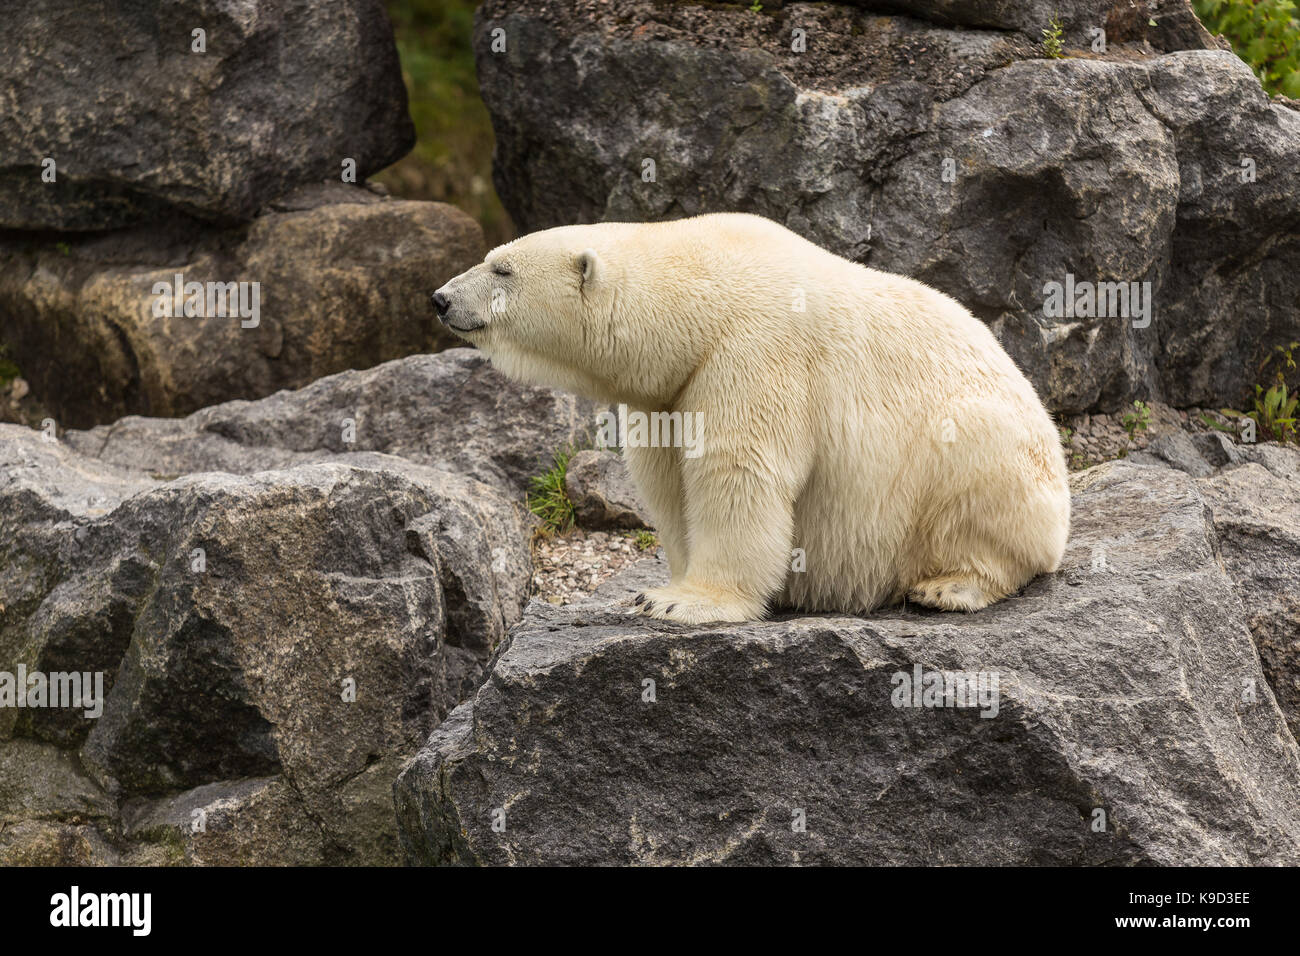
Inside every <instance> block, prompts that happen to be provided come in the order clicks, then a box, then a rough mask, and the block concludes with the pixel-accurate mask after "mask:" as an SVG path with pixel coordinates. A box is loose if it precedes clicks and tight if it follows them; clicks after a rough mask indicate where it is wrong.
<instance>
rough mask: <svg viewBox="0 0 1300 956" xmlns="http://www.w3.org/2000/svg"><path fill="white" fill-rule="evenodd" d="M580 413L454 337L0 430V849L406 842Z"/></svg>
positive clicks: (313, 852)
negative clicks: (73, 428)
mask: <svg viewBox="0 0 1300 956" xmlns="http://www.w3.org/2000/svg"><path fill="white" fill-rule="evenodd" d="M530 415H535V416H537V417H536V418H533V419H531V420H530V418H529V416H530ZM497 418H499V419H500V420H501V423H502V429H501V431H500V432H497V431H495V430H494V423H495V419H497ZM593 422H594V415H593V414H591V413H590V412H589V411H585V410H580V405H579V403H577V402H575V400H573V399H571V398H567V397H564V396H558V395H555V394H554V393H550V392H547V391H545V390H542V389H530V388H525V387H521V386H516V385H513V384H511V383H509V382H506V381H505V380H504V379H502V378H501V377H500V376H497V375H496V374H495V373H493V372H492V371H491V370H490V368H489V367H488V366H487V364H486V361H485V360H484V359H483V358H482V356H480V355H478V354H477V353H474V352H472V351H469V350H464V349H462V350H455V351H452V352H447V353H443V354H440V355H436V356H417V357H413V358H409V359H405V360H400V361H396V362H391V363H388V364H386V365H383V366H380V367H378V368H376V369H372V370H370V371H367V372H348V373H343V374H340V375H336V376H332V377H330V378H327V379H323V380H321V381H319V382H317V383H315V384H313V385H312V386H311V387H310V388H309V389H305V390H303V391H300V392H297V393H290V392H284V393H279V394H277V395H275V396H272V397H270V398H267V399H264V400H262V401H260V402H239V403H232V404H230V405H227V406H220V407H217V408H213V409H207V410H204V411H203V412H200V413H198V414H197V415H195V416H191V417H190V418H187V419H181V420H155V419H139V418H136V419H125V420H123V422H121V423H120V424H119V425H118V426H114V427H111V428H103V429H96V430H94V431H91V432H69V433H67V434H65V435H64V436H63V438H62V440H57V439H55V438H54V435H53V433H52V432H40V431H36V430H32V429H26V428H20V427H17V426H13V425H0V572H2V573H0V702H4V706H0V862H3V863H43V864H51V863H71V862H77V863H143V864H158V863H191V864H249V863H254V864H271V863H274V864H288V863H294V864H321V863H326V864H341V863H348V864H351V863H362V864H391V863H394V862H397V861H398V859H399V854H398V848H397V836H396V823H395V820H394V815H393V808H392V797H391V788H392V781H393V779H394V777H395V776H396V774H397V772H398V771H399V769H400V768H401V766H402V765H403V764H404V763H405V762H406V761H407V760H409V758H410V757H411V756H412V755H413V754H414V753H415V751H416V749H417V748H418V747H419V745H420V744H421V743H423V742H424V740H426V739H427V737H428V735H429V733H430V732H431V731H432V730H433V728H434V727H436V726H437V724H438V722H439V721H440V720H441V719H442V718H443V717H444V716H445V714H446V713H447V712H448V711H449V710H450V709H451V708H452V707H453V706H455V705H456V704H457V703H458V702H459V701H461V700H463V699H465V698H466V697H467V696H468V695H469V694H470V693H472V692H473V690H474V689H475V688H476V687H477V686H478V684H479V683H480V682H481V680H482V677H483V675H484V674H485V669H486V666H487V664H488V662H489V660H490V659H491V657H492V655H493V653H494V651H495V650H496V649H497V647H498V645H499V644H500V642H501V641H502V639H503V638H504V636H505V634H506V631H507V628H508V627H509V626H510V625H512V624H513V623H515V622H517V621H518V620H519V617H520V613H521V611H522V608H523V606H524V603H525V601H526V600H527V595H528V589H529V586H530V585H529V582H530V579H531V575H532V562H531V556H530V553H529V540H530V537H531V533H532V529H533V524H534V521H533V519H532V517H531V516H530V515H529V514H528V513H527V510H526V508H525V507H524V502H523V494H522V488H521V485H522V483H523V482H524V481H525V478H526V469H528V468H531V467H539V468H540V467H544V465H543V463H544V462H547V461H549V458H550V456H551V455H552V454H553V452H554V450H555V448H556V447H560V446H563V445H567V444H569V443H572V442H576V441H581V440H584V439H585V438H586V435H587V430H589V429H590V428H591V425H592V423H593ZM345 432H347V434H348V438H344V437H343V436H344V433H345ZM163 469H166V471H165V472H164V470H163ZM20 673H22V674H26V675H28V678H27V679H28V680H36V678H34V677H33V675H38V674H39V675H44V679H45V680H47V681H49V682H50V686H53V685H54V682H55V681H56V680H62V678H59V677H57V676H56V675H63V674H72V673H77V674H86V675H91V678H92V679H91V686H92V687H93V684H94V675H100V677H99V678H98V679H99V680H101V681H102V694H100V695H98V696H94V695H92V699H90V700H86V699H84V698H83V699H82V705H81V706H76V707H71V706H43V707H37V706H31V707H17V706H14V702H15V701H5V700H4V695H5V693H6V686H7V687H8V692H9V694H10V695H11V696H12V695H13V694H14V690H15V687H14V684H15V683H17V682H18V681H19V680H20V679H21V678H20V677H19V675H20ZM6 680H8V682H9V683H8V685H6ZM38 683H39V681H38ZM21 686H22V690H23V692H24V693H26V692H27V690H28V687H29V686H36V685H35V684H28V683H23V684H22V685H21ZM33 700H36V699H33ZM46 703H50V704H53V703H54V702H53V701H46ZM65 703H66V702H65Z"/></svg>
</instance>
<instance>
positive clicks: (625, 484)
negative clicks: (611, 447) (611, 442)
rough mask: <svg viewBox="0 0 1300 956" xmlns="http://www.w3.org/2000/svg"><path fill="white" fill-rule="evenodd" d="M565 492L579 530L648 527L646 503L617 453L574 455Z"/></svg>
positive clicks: (583, 453)
mask: <svg viewBox="0 0 1300 956" xmlns="http://www.w3.org/2000/svg"><path fill="white" fill-rule="evenodd" d="M564 490H565V492H566V493H567V494H568V496H569V500H570V501H571V502H573V511H574V516H575V518H576V519H577V523H578V526H579V527H581V528H586V529H588V530H604V529H617V528H648V527H650V518H649V514H648V512H647V511H646V507H645V503H644V502H643V501H642V500H641V495H640V493H639V492H638V491H637V488H636V484H635V483H634V482H633V481H632V476H631V475H629V474H628V471H627V464H626V463H625V462H624V461H623V457H622V456H621V455H619V454H618V452H614V451H580V452H576V453H575V454H574V455H573V457H572V458H570V459H569V467H568V471H567V472H566V474H565V479H564Z"/></svg>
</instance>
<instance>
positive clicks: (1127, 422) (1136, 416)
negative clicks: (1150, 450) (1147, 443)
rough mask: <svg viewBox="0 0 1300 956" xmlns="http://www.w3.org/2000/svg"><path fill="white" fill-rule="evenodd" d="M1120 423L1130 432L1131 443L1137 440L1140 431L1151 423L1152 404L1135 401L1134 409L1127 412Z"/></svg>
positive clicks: (1144, 429)
mask: <svg viewBox="0 0 1300 956" xmlns="http://www.w3.org/2000/svg"><path fill="white" fill-rule="evenodd" d="M1119 423H1120V424H1121V425H1123V426H1124V431H1126V432H1128V440H1129V443H1130V444H1132V443H1134V442H1136V441H1137V434H1138V432H1144V431H1146V430H1147V426H1148V425H1150V424H1151V408H1150V406H1148V405H1147V404H1146V403H1145V402H1134V403H1133V410H1132V411H1130V412H1125V413H1124V416H1123V417H1122V418H1121V419H1120V420H1119Z"/></svg>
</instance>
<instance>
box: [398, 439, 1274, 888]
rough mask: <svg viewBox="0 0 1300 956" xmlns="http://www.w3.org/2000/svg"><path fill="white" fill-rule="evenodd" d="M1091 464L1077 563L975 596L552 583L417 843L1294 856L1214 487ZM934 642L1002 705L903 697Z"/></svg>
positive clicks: (429, 801)
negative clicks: (722, 605)
mask: <svg viewBox="0 0 1300 956" xmlns="http://www.w3.org/2000/svg"><path fill="white" fill-rule="evenodd" d="M1249 467H1254V466H1249ZM1242 477H1243V476H1241V473H1240V472H1239V471H1229V472H1225V473H1224V475H1223V476H1222V478H1223V480H1226V481H1236V480H1242ZM1210 480H1211V481H1213V480H1214V479H1210ZM1073 482H1074V491H1075V497H1074V532H1073V535H1072V540H1071V543H1070V547H1069V550H1068V552H1067V555H1066V558H1065V561H1064V564H1063V566H1062V569H1061V570H1060V572H1058V573H1057V574H1054V575H1050V576H1045V577H1042V578H1039V579H1038V580H1036V581H1034V582H1033V583H1031V584H1030V585H1029V586H1028V587H1027V588H1026V589H1025V590H1024V591H1023V592H1022V593H1021V594H1020V595H1018V596H1016V597H1014V598H1012V599H1009V600H1007V601H1005V602H1003V603H999V604H997V605H994V606H993V607H991V608H989V609H987V610H985V611H981V612H979V613H978V614H972V615H952V614H942V613H937V612H930V611H918V610H915V609H910V608H901V609H900V608H895V609H891V610H885V611H882V612H880V613H877V614H874V615H872V616H871V617H870V618H868V619H858V618H850V617H797V616H787V617H782V618H778V619H776V620H772V621H769V622H764V623H756V624H745V625H735V626H732V625H728V626H721V627H719V626H708V627H701V628H686V627H683V626H678V625H663V624H661V623H658V622H650V621H646V620H644V619H640V618H635V617H631V616H628V613H627V611H626V610H624V609H623V608H621V607H618V606H611V605H610V603H608V601H604V600H593V601H591V602H588V603H584V604H574V605H570V606H568V607H565V608H553V607H550V606H548V605H543V604H541V603H539V602H534V603H533V604H531V605H530V606H529V608H528V610H527V611H526V614H525V619H524V622H523V624H521V625H520V626H519V627H518V628H517V629H516V631H515V632H514V634H513V638H512V641H511V643H510V645H509V647H508V649H507V650H506V651H505V652H504V653H503V654H502V655H501V657H500V658H499V660H498V661H497V663H496V666H495V668H494V669H493V671H492V672H491V675H490V677H489V679H488V681H487V682H486V683H485V684H484V685H483V687H482V688H481V689H480V690H479V691H478V692H477V694H475V696H474V697H473V699H472V701H469V702H466V703H465V704H462V705H461V706H460V707H458V708H457V709H456V710H454V711H453V712H452V713H451V714H450V715H449V717H448V718H447V720H446V721H445V722H444V723H443V724H442V725H441V726H440V727H439V728H438V729H437V730H436V731H435V732H434V734H433V736H432V737H431V738H430V740H429V742H428V744H427V745H426V746H425V747H424V748H423V749H422V750H421V751H420V753H419V755H418V756H417V757H416V758H415V759H414V760H413V761H412V762H411V764H410V765H409V766H407V768H406V769H405V770H404V771H403V772H402V775H401V776H400V777H399V778H398V782H397V784H396V787H395V797H396V800H397V806H398V816H399V825H400V833H401V839H402V843H403V846H404V848H405V850H406V853H407V855H408V859H409V860H410V861H411V862H415V863H426V864H427V863H539V864H555V863H605V864H608V863H660V864H664V863H729V864H740V863H769V864H770V863H808V864H812V863H840V864H857V863H907V864H932V863H948V864H952V863H979V864H1025V863H1030V864H1144V863H1155V864H1194V863H1199V864H1248V863H1274V864H1279V863H1282V864H1295V863H1296V862H1297V861H1300V790H1298V789H1297V779H1298V777H1297V774H1298V773H1300V753H1298V752H1297V748H1296V744H1295V741H1294V739H1293V738H1292V736H1291V735H1290V733H1288V730H1287V727H1286V723H1285V721H1284V719H1283V715H1282V713H1281V711H1280V710H1279V707H1278V701H1277V700H1276V699H1275V698H1274V696H1273V693H1272V691H1271V690H1270V688H1269V684H1268V682H1267V681H1266V680H1265V677H1264V674H1263V673H1262V672H1261V670H1260V663H1259V657H1258V656H1257V655H1256V652H1255V647H1254V645H1253V644H1252V641H1251V633H1250V631H1249V630H1248V629H1247V621H1248V617H1249V614H1248V612H1247V610H1246V609H1243V604H1242V600H1241V598H1240V597H1239V596H1238V593H1237V590H1236V587H1235V586H1234V580H1233V577H1232V575H1231V574H1230V573H1228V572H1226V571H1225V569H1224V565H1223V563H1222V562H1221V560H1220V551H1219V549H1220V543H1219V542H1220V538H1219V536H1218V535H1219V532H1218V529H1217V524H1218V513H1217V512H1215V513H1214V514H1215V517H1214V519H1213V520H1212V519H1211V510H1210V508H1208V507H1207V498H1206V497H1205V496H1204V495H1203V494H1202V492H1201V491H1200V490H1199V489H1198V485H1197V482H1196V480H1194V479H1192V478H1191V477H1190V476H1187V475H1183V474H1181V473H1180V472H1177V471H1174V470H1171V469H1168V468H1166V467H1152V466H1149V465H1140V464H1136V463H1131V462H1114V463H1110V464H1105V465H1101V466H1098V467H1096V468H1093V469H1090V470H1089V471H1087V472H1083V473H1080V474H1078V475H1075V476H1074V478H1073ZM1230 494H1231V493H1230ZM1290 520H1291V522H1292V523H1294V512H1291V518H1290ZM1289 561H1290V563H1291V571H1290V573H1291V574H1294V573H1295V564H1296V562H1297V558H1296V555H1295V554H1294V553H1292V554H1291V555H1290V557H1289ZM1229 564H1231V560H1229ZM647 570H648V573H649V574H651V575H662V573H663V571H662V566H656V567H648V568H647V569H643V568H640V567H638V569H637V573H638V574H641V575H643V576H644V575H645V574H646V573H647ZM646 583H648V582H647V581H645V580H633V581H631V582H628V581H620V579H618V578H616V579H614V581H612V582H610V584H609V585H607V586H606V589H605V590H604V592H603V594H602V593H601V592H598V594H597V598H598V599H599V598H601V597H603V596H605V595H610V596H613V597H615V598H616V599H621V600H622V601H623V602H624V604H626V602H627V601H628V599H629V598H630V595H631V594H632V593H633V592H634V591H635V590H636V589H638V588H640V587H643V586H644V585H645V584H646ZM917 668H920V669H921V671H922V672H923V673H928V672H934V671H967V672H980V673H984V674H986V675H991V674H996V675H997V676H998V679H999V694H998V707H997V712H996V715H995V716H991V717H987V718H986V717H982V716H980V709H979V708H962V707H938V708H931V707H910V706H905V707H899V706H895V702H894V697H893V695H894V692H895V690H896V689H897V687H898V684H897V683H896V676H895V675H898V674H906V675H909V676H910V675H913V674H914V673H915V670H916V669H917ZM650 681H653V685H651V684H649V683H648V682H650ZM985 710H987V708H985ZM800 821H803V822H804V824H805V827H804V829H803V830H801V829H800V828H799V826H798V824H799V823H800ZM494 823H495V824H497V828H496V829H494Z"/></svg>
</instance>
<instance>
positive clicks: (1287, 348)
mask: <svg viewBox="0 0 1300 956" xmlns="http://www.w3.org/2000/svg"><path fill="white" fill-rule="evenodd" d="M1296 349H1300V342H1292V343H1291V344H1289V345H1278V346H1274V348H1273V351H1272V352H1270V353H1269V354H1268V357H1267V358H1265V359H1264V361H1263V362H1261V363H1260V365H1259V370H1260V372H1263V371H1264V370H1265V369H1266V368H1268V367H1269V366H1270V365H1276V375H1275V377H1274V379H1273V384H1272V385H1270V386H1269V387H1268V388H1267V389H1266V388H1264V386H1263V385H1256V386H1255V407H1254V408H1253V409H1252V410H1251V411H1248V412H1239V411H1237V410H1236V409H1234V408H1221V409H1219V414H1221V415H1223V417H1224V418H1228V419H1232V420H1233V421H1234V422H1235V425H1221V424H1219V423H1218V422H1216V421H1214V420H1213V419H1211V418H1210V417H1209V416H1208V415H1202V416H1201V421H1203V422H1205V424H1207V425H1209V426H1210V427H1211V428H1216V429H1218V430H1219V431H1223V432H1231V433H1233V434H1236V435H1238V436H1240V435H1241V434H1242V432H1243V426H1244V423H1245V422H1246V420H1250V421H1251V422H1252V423H1253V424H1252V426H1251V428H1252V430H1253V431H1254V432H1255V437H1256V440H1263V441H1275V442H1282V443H1286V442H1288V441H1289V442H1296V443H1297V444H1300V438H1297V433H1296V406H1297V405H1300V395H1297V394H1296V393H1297V385H1296V384H1295V383H1288V382H1287V373H1288V372H1291V371H1294V370H1295V369H1296V361H1295V350H1296Z"/></svg>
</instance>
